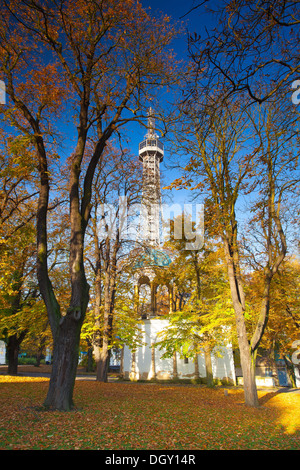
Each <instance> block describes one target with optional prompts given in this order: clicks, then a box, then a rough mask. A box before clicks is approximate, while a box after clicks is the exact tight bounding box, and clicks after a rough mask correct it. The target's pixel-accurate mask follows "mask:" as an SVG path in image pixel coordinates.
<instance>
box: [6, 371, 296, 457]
mask: <svg viewBox="0 0 300 470" xmlns="http://www.w3.org/2000/svg"><path fill="white" fill-rule="evenodd" d="M48 384H49V380H48V379H47V378H30V377H12V376H5V375H2V376H0V400H1V409H0V449H14V450H22V449H24V450H25V449H26V450H29V449H30V450H33V449H51V450H55V449H58V450H65V449H66V450H74V449H87V450H88V449H109V450H112V449H114V450H125V449H130V450H139V449H150V450H181V449H182V450H198V449H208V450H210V449H224V450H225V449H257V450H260V449H265V450H270V449H279V450H299V449H300V393H295V392H291V393H276V391H274V392H268V391H260V392H259V398H260V403H261V406H260V407H259V408H257V409H253V408H251V407H247V406H245V405H244V403H243V401H244V394H243V391H242V390H240V389H235V388H232V389H229V393H228V396H225V394H224V389H223V388H215V389H209V388H206V387H205V386H203V385H176V384H154V383H148V384H140V383H121V382H120V383H105V384H103V383H98V382H96V381H91V380H80V381H76V385H75V390H74V400H75V404H76V409H75V410H74V411H72V412H70V413H62V412H48V411H45V410H43V409H42V408H41V404H42V403H43V400H44V398H45V396H46V393H47V389H48Z"/></svg>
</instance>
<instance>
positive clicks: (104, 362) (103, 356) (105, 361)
mask: <svg viewBox="0 0 300 470" xmlns="http://www.w3.org/2000/svg"><path fill="white" fill-rule="evenodd" d="M96 362H97V372H96V380H97V381H98V382H107V375H108V366H109V349H108V341H107V339H106V338H103V344H102V348H101V349H100V350H99V353H98V355H97V360H96Z"/></svg>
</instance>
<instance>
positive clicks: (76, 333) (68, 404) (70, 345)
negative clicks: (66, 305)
mask: <svg viewBox="0 0 300 470" xmlns="http://www.w3.org/2000/svg"><path fill="white" fill-rule="evenodd" d="M81 324H82V321H80V319H78V318H77V317H76V314H74V312H71V313H68V314H67V315H66V316H65V317H62V319H61V322H60V325H59V327H58V329H57V333H56V336H55V337H54V343H53V365H52V373H51V378H50V384H49V390H48V394H47V397H46V400H45V402H44V406H45V407H46V408H49V409H51V410H60V411H70V410H71V409H72V408H74V402H73V390H74V384H75V379H76V370H77V365H78V357H79V340H80V331H81Z"/></svg>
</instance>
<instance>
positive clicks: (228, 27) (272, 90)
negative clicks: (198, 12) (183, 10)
mask: <svg viewBox="0 0 300 470" xmlns="http://www.w3.org/2000/svg"><path fill="white" fill-rule="evenodd" d="M202 3H206V2H202ZM199 6H201V5H199ZM206 7H207V5H206ZM207 8H208V10H209V11H210V12H211V13H212V14H213V15H214V17H215V18H218V20H219V21H218V23H216V24H215V27H214V28H212V29H211V30H206V34H205V35H203V36H199V35H197V34H195V35H190V40H189V46H190V48H189V49H190V53H191V56H192V58H193V60H194V61H195V63H197V66H198V70H199V71H201V74H202V75H203V78H204V80H203V85H204V87H206V86H209V87H210V90H212V89H213V88H214V86H215V85H216V84H217V83H218V82H219V80H220V79H221V81H224V82H225V83H226V85H225V90H224V95H223V96H224V97H228V96H230V95H235V94H238V95H241V94H247V95H248V96H249V97H250V98H251V100H252V101H253V102H258V103H262V102H264V101H267V100H275V101H276V99H277V96H278V94H279V92H281V93H282V91H284V92H286V91H287V90H289V97H288V98H287V99H289V101H291V100H292V93H293V88H299V83H298V81H297V80H298V78H299V54H300V51H299V25H300V10H299V2H298V1H286V0H275V1H270V0H260V1H258V2H256V3H255V4H253V3H251V2H249V1H248V0H225V1H224V2H221V3H219V4H218V5H217V6H215V5H214V6H213V7H210V6H209V7H207ZM295 80H296V82H295V83H294V81H295ZM262 83H263V84H264V86H263V87H262V86H261V84H262ZM207 84H209V85H207ZM295 93H296V103H298V102H299V100H298V95H299V92H298V91H297V90H296V91H295Z"/></svg>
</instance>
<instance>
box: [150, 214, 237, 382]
mask: <svg viewBox="0 0 300 470" xmlns="http://www.w3.org/2000/svg"><path fill="white" fill-rule="evenodd" d="M175 224H178V225H179V224H182V225H184V217H181V216H179V217H177V218H176V220H175V221H171V233H172V236H171V239H170V241H169V242H168V243H167V244H166V246H167V247H168V249H170V250H172V251H173V262H172V264H171V265H170V266H169V267H168V269H167V270H166V272H165V273H164V272H163V273H162V275H161V276H162V279H163V278H164V277H166V278H168V279H169V278H170V279H172V282H173V283H174V286H175V289H174V290H175V292H174V301H175V302H174V305H173V311H172V313H171V314H170V315H169V319H170V325H169V326H168V327H167V328H166V329H165V330H163V331H162V333H161V335H160V336H161V338H160V341H159V342H158V347H160V348H164V349H165V353H164V356H165V357H172V355H173V354H174V352H178V353H179V354H180V355H181V356H182V357H193V358H194V360H195V373H196V374H197V373H198V362H197V355H198V354H200V353H202V352H204V356H205V365H206V377H207V385H208V386H212V385H213V374H212V363H211V352H212V350H213V349H214V348H215V352H216V350H217V347H218V346H221V345H224V344H226V343H228V341H229V340H230V339H229V338H230V336H231V330H232V328H231V327H232V320H233V309H232V304H231V299H230V295H229V294H230V293H229V285H228V280H227V279H226V272H225V269H224V265H223V263H222V261H221V260H220V249H219V247H218V246H217V244H214V243H213V241H212V240H207V239H206V240H205V243H204V246H203V247H202V248H201V249H198V250H186V249H185V248H186V241H187V240H186V238H185V237H184V236H183V237H182V238H181V239H179V240H176V239H175V238H173V236H174V226H175ZM194 229H195V224H194V223H193V224H192V231H193V232H195V230H194Z"/></svg>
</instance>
